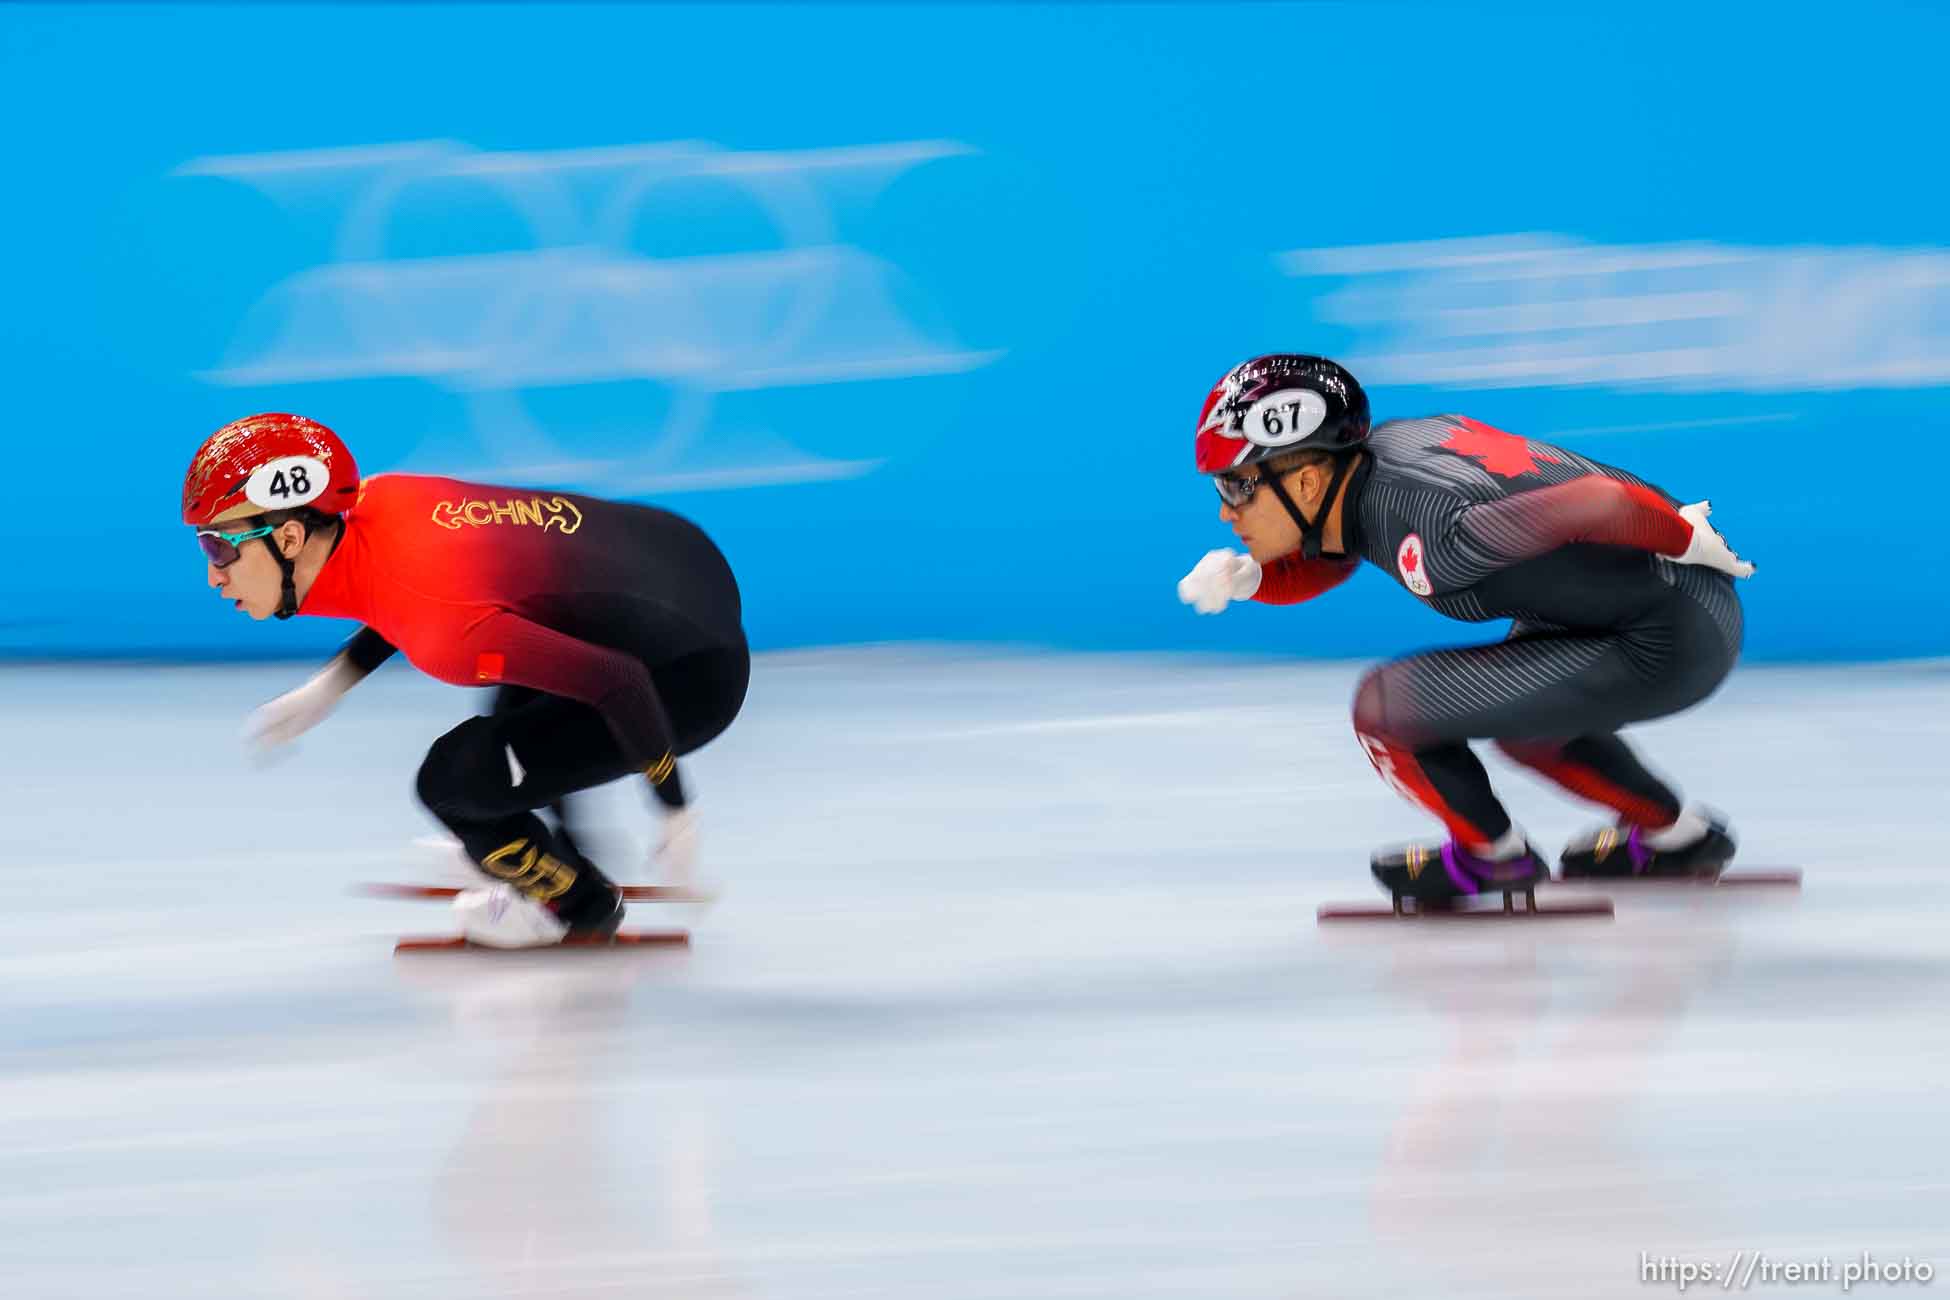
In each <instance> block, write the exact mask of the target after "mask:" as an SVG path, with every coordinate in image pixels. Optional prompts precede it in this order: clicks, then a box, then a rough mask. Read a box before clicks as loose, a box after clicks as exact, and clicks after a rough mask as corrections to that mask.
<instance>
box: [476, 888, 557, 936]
mask: <svg viewBox="0 0 1950 1300" xmlns="http://www.w3.org/2000/svg"><path fill="white" fill-rule="evenodd" d="M454 918H455V919H456V920H458V921H459V922H460V932H461V934H462V935H464V936H465V937H466V939H467V941H468V942H469V943H478V944H480V945H481V946H482V947H484V948H546V947H548V946H549V945H551V944H557V943H561V942H562V937H563V936H564V935H566V934H568V932H569V927H568V926H566V925H564V924H563V923H562V918H561V917H559V916H557V915H556V914H555V913H554V912H551V911H550V910H549V909H548V908H547V907H546V906H544V905H543V904H541V903H538V902H536V901H535V900H534V899H532V898H524V897H523V896H522V895H520V894H518V893H516V892H515V891H514V889H513V887H511V886H509V885H503V884H495V885H483V886H482V887H480V888H478V889H463V890H462V891H461V892H460V893H459V894H457V895H455V897H454Z"/></svg>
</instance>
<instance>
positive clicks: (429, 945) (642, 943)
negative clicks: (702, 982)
mask: <svg viewBox="0 0 1950 1300" xmlns="http://www.w3.org/2000/svg"><path fill="white" fill-rule="evenodd" d="M690 942H691V936H690V935H688V934H686V933H684V931H682V930H618V931H617V932H616V933H615V934H612V935H610V936H608V937H607V938H596V937H593V936H575V937H571V938H568V939H564V940H563V941H562V942H561V943H551V944H545V945H543V946H541V947H537V948H493V947H490V946H488V945H487V944H483V943H472V942H470V941H468V940H466V939H463V938H461V937H460V936H459V935H423V936H410V937H408V938H405V939H401V940H400V941H399V942H398V943H396V944H394V945H393V951H394V952H395V953H402V952H494V953H505V954H514V953H523V952H531V953H532V952H554V951H555V950H556V949H558V948H686V947H689V946H690Z"/></svg>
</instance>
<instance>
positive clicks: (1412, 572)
mask: <svg viewBox="0 0 1950 1300" xmlns="http://www.w3.org/2000/svg"><path fill="white" fill-rule="evenodd" d="M1423 559H1424V557H1423V555H1422V539H1421V538H1420V537H1418V536H1416V535H1415V534H1414V533H1410V534H1409V535H1408V536H1406V537H1404V538H1402V544H1401V546H1400V547H1398V548H1397V549H1396V551H1395V568H1396V570H1397V571H1398V572H1399V573H1400V574H1401V575H1402V585H1403V586H1405V587H1407V588H1408V589H1409V590H1410V591H1412V592H1414V593H1415V594H1416V595H1418V596H1429V595H1433V594H1434V593H1435V584H1434V583H1432V582H1430V581H1429V569H1428V565H1427V564H1425V563H1423Z"/></svg>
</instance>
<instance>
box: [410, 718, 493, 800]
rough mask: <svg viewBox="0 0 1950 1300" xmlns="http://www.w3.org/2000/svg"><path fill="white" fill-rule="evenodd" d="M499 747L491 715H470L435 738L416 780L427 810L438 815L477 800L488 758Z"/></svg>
mask: <svg viewBox="0 0 1950 1300" xmlns="http://www.w3.org/2000/svg"><path fill="white" fill-rule="evenodd" d="M497 748H498V746H497V745H495V743H494V728H493V724H492V722H491V721H490V720H489V719H487V718H469V719H468V720H467V721H466V722H463V723H461V724H460V725H459V726H458V727H455V728H454V729H453V730H452V731H449V732H448V733H447V734H446V735H444V736H442V737H440V739H438V740H436V741H434V742H433V744H432V746H431V747H429V748H428V750H427V756H426V757H425V758H424V759H422V760H421V762H420V770H419V773H418V774H417V775H416V776H415V777H414V781H413V788H414V792H415V793H416V794H418V795H419V797H420V802H421V803H423V804H425V805H426V807H427V811H429V812H431V813H433V814H434V815H435V816H436V817H438V816H440V815H441V814H442V813H455V812H465V811H466V810H467V807H468V805H470V804H472V803H473V802H475V801H476V800H475V791H476V790H477V787H478V785H479V782H480V779H481V774H482V773H483V772H485V771H487V770H488V767H489V766H490V765H489V764H488V763H487V762H486V761H485V759H488V758H492V757H493V756H494V751H495V750H496V749H497Z"/></svg>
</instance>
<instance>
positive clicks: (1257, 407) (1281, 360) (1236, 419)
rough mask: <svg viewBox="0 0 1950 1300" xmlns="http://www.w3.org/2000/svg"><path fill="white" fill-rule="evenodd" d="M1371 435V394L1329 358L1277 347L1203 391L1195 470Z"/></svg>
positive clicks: (1327, 447)
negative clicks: (1206, 391) (1369, 409)
mask: <svg viewBox="0 0 1950 1300" xmlns="http://www.w3.org/2000/svg"><path fill="white" fill-rule="evenodd" d="M1367 439H1368V395H1367V394H1366V393H1364V392H1362V391H1361V385H1360V383H1359V382H1358V381H1357V380H1356V379H1355V378H1354V376H1353V375H1351V374H1349V373H1348V372H1347V370H1346V369H1345V368H1344V367H1342V366H1340V365H1338V364H1336V363H1335V362H1332V361H1329V360H1328V359H1327V358H1326V357H1315V356H1307V355H1304V354H1302V353H1297V352H1275V353H1272V354H1270V355H1268V356H1263V357H1254V358H1253V359H1252V360H1250V361H1242V362H1240V363H1239V364H1238V365H1236V366H1234V367H1233V368H1232V369H1231V370H1229V371H1227V372H1226V376H1225V378H1223V379H1221V380H1220V381H1219V382H1218V383H1216V384H1214V385H1213V386H1212V391H1211V392H1210V393H1208V394H1206V397H1205V406H1204V409H1202V410H1201V411H1200V412H1199V415H1198V446H1197V454H1198V470H1199V473H1201V474H1223V473H1225V472H1226V471H1228V470H1234V469H1238V468H1240V467H1241V466H1245V465H1250V464H1252V463H1253V462H1255V461H1261V460H1265V459H1267V458H1268V457H1271V456H1280V455H1284V454H1285V453H1287V452H1290V451H1345V450H1346V449H1347V448H1349V447H1356V446H1359V445H1360V444H1361V443H1363V442H1366V441H1367Z"/></svg>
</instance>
